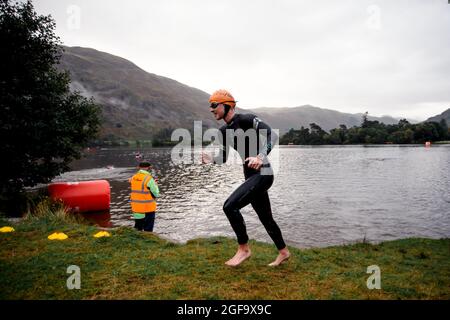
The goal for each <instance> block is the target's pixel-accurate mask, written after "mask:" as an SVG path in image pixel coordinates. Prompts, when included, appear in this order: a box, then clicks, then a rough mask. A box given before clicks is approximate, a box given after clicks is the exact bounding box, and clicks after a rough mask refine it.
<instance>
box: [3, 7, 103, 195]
mask: <svg viewBox="0 0 450 320" xmlns="http://www.w3.org/2000/svg"><path fill="white" fill-rule="evenodd" d="M54 29H55V22H54V20H53V19H52V18H51V16H42V15H37V13H36V12H35V11H34V8H33V5H32V3H31V1H27V2H24V3H23V2H14V3H13V2H12V1H10V0H0V43H1V44H2V45H1V47H0V70H1V72H0V112H1V118H0V148H1V149H0V150H1V153H2V157H3V165H2V166H1V168H0V185H1V186H0V192H1V193H0V194H1V197H2V199H7V198H8V195H13V194H16V193H19V192H21V191H23V189H24V187H29V186H34V185H36V184H38V183H47V182H49V181H51V179H52V178H53V177H55V176H56V175H58V174H60V173H62V172H64V171H67V170H69V167H68V166H69V164H70V162H71V161H73V160H74V159H77V158H80V156H81V150H82V148H83V147H84V146H86V144H87V143H88V141H89V140H90V139H91V138H93V137H94V135H95V134H96V133H97V131H98V129H99V125H100V120H99V116H100V114H99V113H100V108H99V107H98V106H97V105H96V104H95V103H94V101H93V100H92V99H91V100H88V99H86V98H84V97H82V96H81V95H80V94H79V93H77V92H75V93H72V92H70V90H69V82H70V78H69V74H68V73H66V72H60V71H58V69H57V68H56V65H57V64H58V62H59V59H60V56H61V54H62V47H61V45H60V44H61V43H60V40H59V38H58V37H57V36H56V35H55V33H54Z"/></svg>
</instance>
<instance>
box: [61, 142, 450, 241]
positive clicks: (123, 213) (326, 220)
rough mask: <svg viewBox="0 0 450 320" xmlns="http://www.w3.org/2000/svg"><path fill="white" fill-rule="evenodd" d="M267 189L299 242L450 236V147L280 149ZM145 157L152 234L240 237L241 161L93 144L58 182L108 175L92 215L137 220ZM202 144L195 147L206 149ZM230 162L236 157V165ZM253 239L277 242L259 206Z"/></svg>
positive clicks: (250, 220)
mask: <svg viewBox="0 0 450 320" xmlns="http://www.w3.org/2000/svg"><path fill="white" fill-rule="evenodd" d="M275 150H276V151H274V152H273V153H274V155H273V156H272V154H271V157H273V158H274V159H271V162H272V164H273V166H274V167H275V169H276V174H275V181H274V184H273V186H272V188H271V189H270V191H269V195H270V198H271V201H272V210H273V214H274V218H275V220H276V221H277V222H278V224H279V226H280V228H281V230H282V232H283V236H284V238H285V240H286V242H287V243H288V244H289V245H293V246H296V247H324V246H330V245H341V244H347V243H352V242H355V241H362V240H363V239H365V240H366V241H369V242H379V241H383V240H392V239H398V238H406V237H429V238H442V237H449V236H450V193H449V190H450V145H439V146H436V145H435V146H432V147H431V148H425V147H424V146H422V145H420V146H418V145H413V146H411V145H407V146H398V145H389V146H386V145H383V146H281V147H279V148H276V149H275ZM136 151H139V152H141V153H142V154H143V158H144V159H146V160H149V161H150V162H151V163H152V164H153V167H154V173H155V174H156V176H157V177H158V178H159V185H160V189H161V197H160V198H159V199H158V211H157V218H156V222H155V229H154V231H155V232H156V233H158V234H160V235H162V236H164V237H166V238H170V239H173V240H176V241H180V242H185V241H187V240H189V239H193V238H199V237H211V236H219V235H220V236H232V237H234V233H233V231H232V229H231V227H230V225H229V223H228V220H227V218H226V216H225V214H224V213H223V211H222V205H223V203H224V201H225V200H226V198H227V197H228V196H229V194H230V193H231V192H232V191H233V190H234V189H235V188H237V187H238V186H239V184H240V183H242V182H243V181H244V177H243V172H242V166H241V165H240V164H238V163H230V164H224V165H201V164H194V163H191V164H175V163H173V162H172V161H171V149H170V148H153V149H139V150H137V149H130V148H102V149H91V150H90V151H89V152H87V156H86V157H85V158H83V159H81V160H77V161H76V162H74V163H73V165H72V170H73V171H70V172H67V173H65V174H63V175H62V176H59V177H57V178H56V179H55V180H54V181H81V180H93V179H106V180H108V181H109V183H110V184H111V210H110V212H109V213H105V214H92V215H93V216H94V217H97V218H99V219H103V221H101V222H100V224H103V225H105V226H132V225H133V224H134V222H133V220H132V219H131V214H130V207H129V183H128V179H129V178H130V177H131V176H132V175H133V174H134V172H135V170H136V165H137V163H138V160H137V159H136V158H135V152H136ZM199 152H200V150H196V151H195V153H196V154H197V155H198V154H199ZM230 162H232V161H230ZM242 213H243V216H244V219H245V221H246V224H247V229H248V234H249V237H250V238H251V239H256V240H260V241H265V242H269V243H271V240H270V238H269V236H268V235H267V234H266V232H265V230H264V228H263V226H262V225H261V223H260V222H259V220H258V217H257V215H256V213H255V212H254V211H253V209H252V208H251V206H248V207H247V208H244V209H243V210H242Z"/></svg>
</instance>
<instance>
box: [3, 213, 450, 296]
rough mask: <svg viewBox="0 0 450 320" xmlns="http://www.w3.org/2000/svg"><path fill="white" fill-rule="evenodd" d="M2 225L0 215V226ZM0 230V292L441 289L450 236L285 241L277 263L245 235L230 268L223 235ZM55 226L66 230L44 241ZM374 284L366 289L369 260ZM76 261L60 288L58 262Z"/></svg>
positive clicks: (446, 291) (29, 224)
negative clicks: (286, 249) (342, 242)
mask: <svg viewBox="0 0 450 320" xmlns="http://www.w3.org/2000/svg"><path fill="white" fill-rule="evenodd" d="M4 225H11V223H7V222H6V221H4V220H0V227H2V226H4ZM13 227H14V228H15V229H16V231H15V232H13V233H0V283H1V287H2V288H1V290H0V299H449V298H450V239H442V240H431V239H404V240H396V241H389V242H384V243H381V244H377V245H371V244H367V243H359V244H354V245H346V246H336V247H328V248H315V249H296V248H290V250H291V253H292V255H293V256H292V257H291V259H290V261H289V262H288V263H287V264H284V265H282V266H280V267H278V268H270V267H268V266H267V264H268V263H270V262H271V261H272V260H273V259H274V257H275V256H276V254H277V251H276V249H275V248H274V246H273V245H270V244H265V243H260V242H255V241H251V243H250V244H251V246H252V252H253V256H252V257H251V259H250V260H248V261H246V262H244V263H243V264H242V265H241V266H239V267H236V268H230V267H227V266H225V265H224V261H225V260H226V259H227V258H229V257H231V256H232V255H233V254H234V251H235V249H236V243H235V241H234V240H232V239H228V238H223V237H216V238H209V239H196V240H192V241H189V242H188V243H187V244H183V245H181V244H174V243H171V242H168V241H166V240H163V239H161V238H159V237H157V236H156V235H154V234H151V233H142V232H137V231H135V230H134V229H131V228H119V229H115V230H112V231H111V233H112V236H111V237H110V238H99V239H97V238H94V237H93V234H94V233H96V232H97V231H98V229H97V228H96V227H95V226H89V225H85V224H80V223H77V222H76V221H74V220H73V219H67V218H65V217H64V216H63V215H54V214H47V215H46V214H42V215H41V216H39V217H31V218H28V219H24V220H23V221H22V222H21V223H18V224H16V225H13ZM55 231H62V232H65V233H66V234H67V235H69V239H67V240H64V241H50V240H48V239H47V236H48V235H49V234H50V233H52V232H55ZM374 264H375V265H378V266H379V267H380V268H381V290H369V289H367V287H366V280H367V278H368V277H369V274H367V273H366V270H367V267H368V266H370V265H374ZM70 265H77V266H79V267H80V268H81V289H79V290H76V289H75V290H68V289H67V288H66V280H67V278H68V277H69V276H70V274H67V273H66V271H67V267H68V266H70Z"/></svg>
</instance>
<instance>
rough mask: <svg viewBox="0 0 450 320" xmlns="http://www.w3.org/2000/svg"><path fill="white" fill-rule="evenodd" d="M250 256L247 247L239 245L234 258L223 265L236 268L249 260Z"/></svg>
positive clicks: (250, 253)
mask: <svg viewBox="0 0 450 320" xmlns="http://www.w3.org/2000/svg"><path fill="white" fill-rule="evenodd" d="M251 255H252V252H251V250H250V247H249V246H248V245H239V248H238V251H237V252H236V254H235V255H234V257H233V258H231V259H230V260H228V261H227V262H225V264H226V265H227V266H230V267H236V266H238V265H240V264H241V263H242V262H244V261H245V260H247V259H248V258H250V256H251Z"/></svg>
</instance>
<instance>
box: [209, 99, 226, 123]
mask: <svg viewBox="0 0 450 320" xmlns="http://www.w3.org/2000/svg"><path fill="white" fill-rule="evenodd" d="M209 110H210V111H211V113H212V114H213V115H214V118H216V120H221V119H223V117H224V115H225V106H224V105H223V104H222V103H221V104H219V105H218V106H217V107H215V108H211V107H210V108H209Z"/></svg>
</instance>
